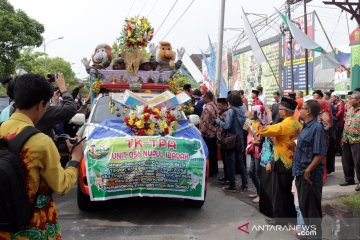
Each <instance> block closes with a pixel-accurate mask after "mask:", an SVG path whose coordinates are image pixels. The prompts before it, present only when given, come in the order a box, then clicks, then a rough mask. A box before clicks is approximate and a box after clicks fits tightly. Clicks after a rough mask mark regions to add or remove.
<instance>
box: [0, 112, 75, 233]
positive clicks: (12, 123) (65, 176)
mask: <svg viewBox="0 0 360 240" xmlns="http://www.w3.org/2000/svg"><path fill="white" fill-rule="evenodd" d="M27 126H34V124H33V123H32V121H31V120H30V118H29V117H27V116H26V115H24V114H22V113H14V114H13V115H11V117H10V119H9V120H8V121H6V122H4V123H3V124H2V125H1V128H0V135H1V137H2V138H5V139H12V138H14V137H15V136H16V135H17V134H19V132H21V130H22V129H24V128H25V127H27ZM20 160H21V163H22V165H23V167H24V174H25V178H24V179H25V184H26V187H27V189H29V191H28V196H29V199H30V201H31V202H34V201H36V203H35V204H34V205H35V208H34V213H33V216H32V218H31V220H30V222H29V223H28V225H27V226H26V227H25V228H24V229H23V230H21V231H19V232H14V233H9V232H0V240H9V239H31V240H32V239H61V234H60V227H59V224H58V214H57V210H56V206H55V202H54V200H53V198H52V193H53V192H55V193H58V194H64V193H66V192H68V191H69V190H70V189H71V187H72V186H73V185H74V184H75V182H76V179H77V169H76V168H74V167H69V168H66V169H63V168H62V167H61V165H60V155H59V152H58V150H57V148H56V146H55V144H54V142H53V141H52V140H51V138H49V137H48V136H47V135H45V134H43V133H37V134H35V135H34V136H32V137H31V138H30V139H29V140H28V141H27V142H26V143H25V144H24V147H23V149H22V151H21V153H20ZM36 194H37V197H36V199H35V196H36ZM0 214H1V213H0Z"/></svg>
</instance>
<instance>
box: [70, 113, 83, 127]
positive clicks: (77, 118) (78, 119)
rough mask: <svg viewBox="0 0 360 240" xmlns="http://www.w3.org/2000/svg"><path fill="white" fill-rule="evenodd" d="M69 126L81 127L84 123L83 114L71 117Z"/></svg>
mask: <svg viewBox="0 0 360 240" xmlns="http://www.w3.org/2000/svg"><path fill="white" fill-rule="evenodd" d="M69 123H70V124H75V125H77V126H81V125H83V124H84V123H85V114H83V113H77V114H75V116H73V117H72V118H71V119H70V121H69Z"/></svg>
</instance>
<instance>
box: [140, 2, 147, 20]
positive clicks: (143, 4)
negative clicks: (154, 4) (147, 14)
mask: <svg viewBox="0 0 360 240" xmlns="http://www.w3.org/2000/svg"><path fill="white" fill-rule="evenodd" d="M146 3H147V1H146V0H144V4H143V6H142V8H141V10H140V12H139V14H138V16H140V14H141V12H142V10H144V7H145V5H146Z"/></svg>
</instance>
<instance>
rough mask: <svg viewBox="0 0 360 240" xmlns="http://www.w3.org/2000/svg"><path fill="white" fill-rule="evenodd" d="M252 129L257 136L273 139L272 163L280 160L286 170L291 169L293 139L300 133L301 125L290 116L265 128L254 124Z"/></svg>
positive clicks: (293, 148)
mask: <svg viewBox="0 0 360 240" xmlns="http://www.w3.org/2000/svg"><path fill="white" fill-rule="evenodd" d="M253 127H254V129H255V130H256V132H257V133H258V134H259V135H261V136H266V137H273V142H274V161H277V160H279V159H280V160H281V161H282V162H283V163H284V165H285V168H286V169H289V168H291V166H292V162H293V158H294V152H295V147H296V144H295V139H296V138H297V137H298V136H299V134H300V132H301V129H302V125H301V123H299V122H298V121H297V120H296V119H295V117H294V116H291V117H287V118H285V119H284V120H283V121H282V122H280V123H277V124H274V125H268V126H266V127H263V126H261V125H260V124H259V123H255V122H254V123H253Z"/></svg>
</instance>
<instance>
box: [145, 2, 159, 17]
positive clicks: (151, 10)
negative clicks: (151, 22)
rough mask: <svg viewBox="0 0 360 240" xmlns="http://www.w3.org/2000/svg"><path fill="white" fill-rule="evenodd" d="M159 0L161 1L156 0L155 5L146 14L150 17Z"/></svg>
mask: <svg viewBox="0 0 360 240" xmlns="http://www.w3.org/2000/svg"><path fill="white" fill-rule="evenodd" d="M158 1H159V0H156V1H155V3H154V5H153V6H152V7H151V9H150V12H149V13H148V14H147V15H146V16H148V17H150V14H151V13H152V11H153V10H154V8H155V6H156V4H157V2H158Z"/></svg>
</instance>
